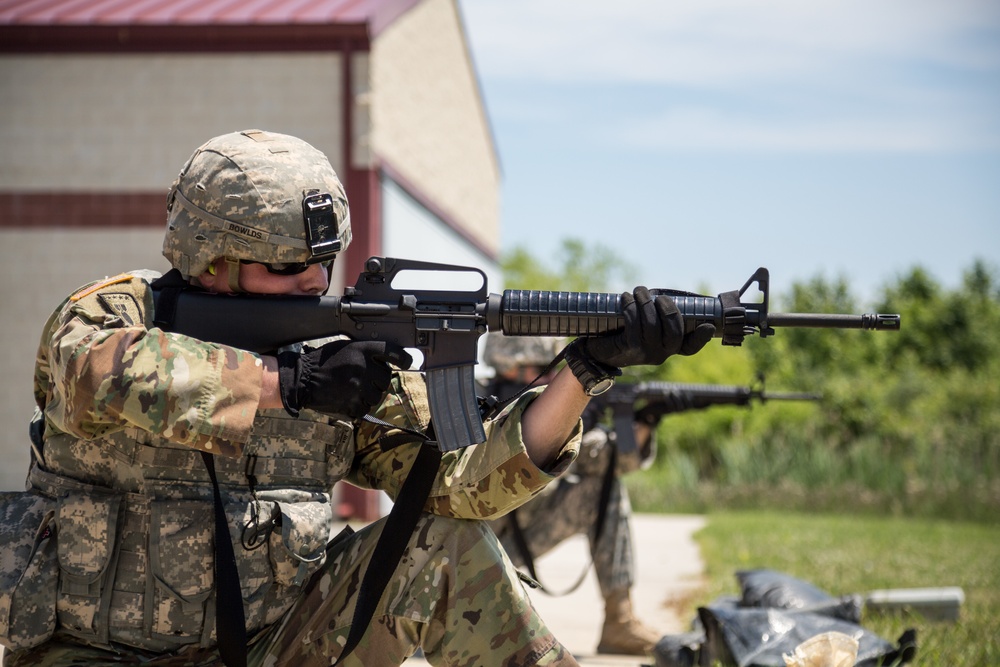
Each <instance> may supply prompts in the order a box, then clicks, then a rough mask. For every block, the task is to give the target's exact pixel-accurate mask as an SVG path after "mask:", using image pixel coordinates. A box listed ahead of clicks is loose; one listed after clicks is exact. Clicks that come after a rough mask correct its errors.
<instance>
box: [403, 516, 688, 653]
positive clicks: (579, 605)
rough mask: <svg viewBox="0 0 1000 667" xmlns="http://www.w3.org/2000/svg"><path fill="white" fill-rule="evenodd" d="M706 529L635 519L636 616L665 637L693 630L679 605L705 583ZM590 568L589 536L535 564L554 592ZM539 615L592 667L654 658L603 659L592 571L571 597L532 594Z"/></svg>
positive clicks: (664, 519)
mask: <svg viewBox="0 0 1000 667" xmlns="http://www.w3.org/2000/svg"><path fill="white" fill-rule="evenodd" d="M703 525H705V519H704V517H702V516H691V515H673V514H638V515H635V516H634V517H633V522H632V532H633V538H634V540H635V545H634V546H635V559H636V585H635V587H634V588H633V591H632V598H633V599H632V602H633V604H634V606H635V610H636V615H637V616H638V617H639V618H640V619H642V620H643V622H645V623H646V624H647V625H650V626H651V627H653V628H655V629H656V630H658V631H659V632H661V633H662V634H677V633H681V632H687V631H689V630H690V622H691V619H690V618H679V617H678V615H677V613H676V611H675V606H676V602H677V601H679V600H683V599H685V598H686V597H688V596H689V595H691V593H692V592H694V591H696V590H697V589H698V588H699V586H700V585H701V583H702V573H703V564H702V560H701V555H700V553H699V551H698V547H697V545H696V543H695V542H694V539H693V537H692V536H693V535H694V533H695V532H696V531H697V530H698V529H700V528H701V527H702V526H703ZM589 563H590V550H589V549H588V547H587V541H586V539H585V538H584V537H583V536H577V537H574V538H572V539H570V540H567V541H566V542H563V543H562V544H560V545H559V546H558V547H557V548H556V549H554V550H553V551H551V552H549V553H548V554H546V555H545V556H543V557H542V558H540V559H538V561H537V562H536V563H535V568H536V571H537V573H538V578H539V579H540V580H541V581H542V583H543V584H544V585H545V586H546V587H548V588H550V589H551V590H554V591H561V590H565V589H567V588H568V587H570V586H571V585H572V584H573V583H575V582H576V580H577V579H578V578H579V577H580V574H581V573H582V572H583V570H584V568H585V567H587V566H588V564H589ZM531 597H532V602H533V603H534V605H535V608H536V609H537V610H538V613H539V614H541V616H542V618H543V619H545V622H546V623H547V624H548V625H549V627H550V628H551V629H552V632H553V633H555V636H556V637H558V638H559V641H561V642H562V643H563V645H564V646H566V647H567V648H568V649H569V650H570V651H571V652H572V653H573V655H574V656H575V657H576V659H577V660H578V661H579V662H580V664H581V665H584V666H586V667H638V666H639V665H650V664H652V659H650V658H641V657H636V656H614V655H598V654H597V642H598V640H599V639H600V634H601V624H602V622H603V620H604V603H603V601H602V600H601V596H600V593H599V592H598V589H597V579H596V578H595V576H594V570H593V568H592V567H591V568H590V570H589V572H588V574H587V578H586V580H584V582H583V583H582V584H580V587H579V588H577V589H576V591H574V592H573V593H571V594H569V595H564V596H561V597H552V596H549V595H545V594H544V593H542V592H540V591H534V592H533V593H532V596H531ZM426 664H427V662H426V661H425V660H422V659H420V658H411V659H410V660H407V661H406V665H407V667H417V666H418V665H426Z"/></svg>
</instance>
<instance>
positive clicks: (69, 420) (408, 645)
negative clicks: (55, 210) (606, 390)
mask: <svg viewBox="0 0 1000 667" xmlns="http://www.w3.org/2000/svg"><path fill="white" fill-rule="evenodd" d="M154 275H155V274H151V272H133V273H129V274H123V275H121V276H116V277H114V278H111V279H106V280H103V281H100V282H99V283H96V284H93V285H91V286H89V287H87V288H84V289H82V290H80V291H79V292H77V293H76V294H74V295H73V296H72V297H71V298H69V299H68V300H66V301H65V302H64V303H63V304H62V305H61V306H60V308H58V309H57V310H56V312H55V313H54V314H53V315H52V317H51V318H50V319H49V321H48V323H47V324H46V326H45V330H44V333H43V335H42V339H41V344H40V347H39V350H38V358H37V364H36V373H35V383H34V393H35V399H36V402H37V404H38V406H39V407H40V408H41V411H42V413H43V414H44V423H45V431H44V433H45V435H44V442H42V443H41V445H40V446H36V447H35V449H34V456H33V459H34V460H33V463H32V467H31V470H30V472H29V476H28V488H29V489H30V490H31V492H32V493H31V494H23V495H22V496H19V497H20V498H28V499H30V500H31V502H32V503H35V504H34V505H31V506H30V507H27V508H26V511H24V512H23V513H22V517H23V520H22V521H21V523H20V530H19V534H20V535H27V536H28V537H27V538H26V539H25V540H23V541H22V542H21V543H18V544H17V545H16V548H17V549H18V551H17V554H18V555H19V556H21V557H23V560H24V561H26V562H27V564H26V565H25V566H24V567H23V568H22V569H23V571H22V572H20V573H17V574H16V576H14V577H13V580H14V581H17V585H16V588H15V589H14V592H13V594H11V595H5V596H3V597H2V599H0V603H2V604H5V605H7V606H8V607H9V608H8V609H0V611H8V612H9V614H8V615H7V616H5V617H4V618H3V620H2V621H0V635H2V636H3V637H4V641H5V643H7V644H8V645H9V646H12V647H13V648H14V650H8V653H7V655H6V656H5V660H6V662H5V664H6V665H10V666H14V667H22V666H27V665H33V666H34V665H52V666H56V665H97V664H139V663H142V664H147V663H149V664H157V665H216V664H220V662H219V656H218V653H217V651H216V650H215V648H214V647H215V622H214V620H215V595H214V576H213V561H214V550H213V503H212V487H211V484H210V481H209V478H208V475H207V473H206V468H205V466H204V463H203V461H202V460H201V456H200V453H199V451H198V450H203V451H207V452H210V453H213V454H216V455H217V456H216V469H217V471H218V475H219V482H220V487H221V491H222V495H223V501H224V506H225V510H226V513H227V515H228V519H229V526H230V531H231V537H232V540H233V543H234V546H235V551H236V558H237V566H238V570H239V575H240V581H241V585H242V593H243V598H244V609H245V613H246V619H247V630H248V634H249V636H251V637H252V640H251V642H252V646H251V649H250V651H251V653H250V660H251V664H253V665H286V664H296V665H328V664H330V663H331V662H332V660H333V658H335V657H336V656H337V655H338V654H339V651H340V647H342V646H343V644H344V641H345V638H346V634H347V631H348V628H349V625H350V622H351V619H352V616H353V611H354V600H355V597H356V595H357V590H358V586H359V582H360V579H361V576H362V574H363V572H364V569H365V565H366V563H367V562H368V560H369V558H370V556H371V552H372V550H373V548H374V545H375V541H376V540H377V538H378V535H379V532H380V530H381V528H382V525H383V523H384V520H382V521H378V522H375V523H374V524H373V525H371V526H369V527H367V528H365V529H364V530H362V531H359V532H358V533H355V534H352V535H343V536H342V538H341V539H340V540H338V541H335V542H334V543H333V544H331V545H330V546H329V548H328V546H327V543H328V539H329V534H330V530H331V523H332V520H333V511H332V508H331V503H330V491H331V489H332V487H333V485H334V484H335V483H336V482H337V481H339V480H349V481H351V482H353V483H356V484H358V485H360V486H363V487H370V488H377V489H382V490H384V491H386V492H387V493H388V494H389V496H390V497H393V498H395V497H396V495H397V493H398V492H399V489H400V487H401V484H402V482H403V480H404V478H405V473H406V471H407V470H408V469H409V467H410V464H411V463H412V461H413V459H414V458H415V456H416V453H417V450H418V447H419V445H418V444H416V443H414V444H410V445H402V446H399V447H396V448H394V449H391V450H389V451H387V452H383V451H382V450H381V448H380V447H379V440H380V438H381V437H382V436H384V435H386V433H387V431H386V429H385V427H379V426H373V425H371V424H368V423H366V422H359V423H357V424H351V423H345V422H343V421H339V420H337V419H335V418H333V417H330V416H326V415H323V414H319V413H316V412H312V411H308V410H303V411H302V413H301V414H300V416H299V417H298V418H292V417H291V416H289V414H287V413H286V412H285V411H284V410H261V411H257V405H258V402H259V398H260V392H261V389H260V387H261V376H262V363H261V360H260V358H259V357H258V356H257V355H255V354H252V353H249V352H245V351H240V350H237V349H233V348H230V347H226V346H223V345H215V344H210V343H204V342H201V341H196V340H194V339H191V338H188V337H185V336H181V335H176V334H170V333H165V332H164V331H162V330H160V329H158V328H156V327H154V326H153V325H152V323H151V321H150V320H151V318H150V313H151V311H152V296H151V291H150V285H149V281H150V279H151V278H153V277H154ZM533 397H534V394H529V395H526V396H524V397H522V398H521V399H520V400H518V401H517V402H516V403H514V404H513V405H512V406H510V408H509V410H506V411H505V412H504V413H503V414H502V415H501V416H500V417H498V418H497V419H495V420H492V421H491V422H490V423H488V424H487V425H486V427H487V434H488V438H487V441H486V442H485V443H483V444H481V445H475V446H472V447H468V448H465V449H462V450H460V451H456V452H449V453H447V454H445V455H444V459H443V461H442V465H441V467H440V469H439V471H438V474H437V476H436V479H435V482H434V486H433V489H432V491H431V496H430V498H429V500H428V502H427V505H426V508H425V509H426V512H427V514H426V515H424V516H423V518H422V519H421V521H420V524H419V526H418V529H417V531H416V532H415V534H414V535H413V536H412V537H411V542H410V547H409V549H408V551H407V554H406V556H405V558H404V560H403V562H402V563H401V564H400V566H399V567H398V568H397V570H396V572H395V574H394V576H393V579H392V580H391V582H390V584H389V586H388V588H387V590H386V592H385V595H384V596H383V598H382V600H381V602H380V606H379V609H378V611H377V612H376V614H375V617H374V619H373V622H372V625H371V627H370V628H369V631H368V632H367V634H366V635H365V637H364V639H363V640H362V642H361V644H360V645H359V646H358V648H357V649H356V650H355V652H354V653H353V654H352V655H351V656H350V657H349V658H348V659H347V660H345V662H344V663H343V664H345V665H375V664H378V665H383V664H385V665H389V664H399V663H400V662H402V660H403V659H404V658H405V657H407V656H408V655H411V654H412V653H413V652H414V651H415V650H416V649H417V647H422V649H423V651H424V654H425V656H426V658H427V660H428V661H429V662H430V663H431V664H434V665H489V664H510V665H531V664H576V662H575V661H574V660H573V659H572V657H571V656H569V655H568V654H566V652H565V651H564V649H563V647H562V646H561V645H560V644H559V643H558V642H557V641H556V640H555V639H554V638H553V637H552V635H551V633H550V632H549V631H548V630H547V628H546V627H545V625H544V624H543V622H542V621H541V620H540V619H539V618H538V616H537V615H536V614H535V612H534V611H533V609H532V607H531V605H530V602H529V601H528V599H527V597H526V595H525V592H524V590H523V589H522V587H521V584H520V582H519V581H518V578H517V574H516V572H515V571H514V569H513V567H512V566H511V564H510V562H509V561H508V560H507V558H506V557H505V556H504V554H503V551H502V549H501V548H500V546H499V544H498V543H497V541H496V539H495V537H494V536H493V535H492V533H491V532H490V531H489V530H488V528H487V527H486V524H485V523H483V522H480V521H463V520H461V519H490V518H494V517H496V516H499V515H501V514H503V513H504V512H507V511H509V510H511V509H512V508H514V507H515V506H517V505H518V504H520V503H521V502H523V501H524V500H525V499H526V498H528V497H530V496H531V495H532V494H535V493H537V492H539V491H540V490H541V489H542V488H544V487H545V486H546V485H547V484H548V483H549V482H550V481H552V480H553V479H554V478H555V476H556V475H559V474H561V473H562V472H564V471H565V470H566V468H567V467H568V466H569V465H570V464H571V463H572V461H573V460H574V458H575V456H576V454H577V451H578V443H579V438H580V433H579V428H580V427H579V426H578V427H577V430H576V431H575V432H574V434H573V435H572V437H571V438H570V440H569V441H568V442H567V444H566V445H565V446H564V448H563V449H562V451H561V453H560V455H559V456H558V458H557V460H556V462H555V463H554V464H553V466H552V468H551V469H550V470H548V471H542V470H539V469H538V468H537V467H536V466H535V465H534V464H533V463H532V462H531V461H530V459H529V458H528V456H527V454H526V452H525V449H524V445H523V443H522V441H521V435H520V416H521V414H522V412H523V410H524V409H525V407H526V406H527V405H528V404H529V403H530V401H531V400H532V399H533ZM374 414H375V415H376V416H377V417H380V418H381V419H383V420H385V421H387V422H389V423H392V424H396V425H401V426H406V427H410V428H415V429H423V428H425V427H426V426H427V422H428V418H429V410H428V406H427V397H426V390H425V387H424V382H423V377H422V375H420V374H418V373H397V374H395V376H394V378H393V381H392V384H391V388H390V390H389V391H388V392H387V393H386V395H385V397H384V399H383V401H382V403H381V404H380V405H379V406H378V407H377V409H376V410H375V411H374ZM392 432H395V429H393V430H392V431H391V432H389V435H391V434H392ZM4 500H5V502H4V507H3V514H10V512H11V511H15V510H13V509H12V507H13V505H10V504H8V503H7V502H6V500H7V499H6V498H5V499H4ZM3 514H0V516H2V515H3ZM241 544H243V545H245V546H243V547H241ZM248 547H252V548H248ZM2 560H4V564H2V565H0V584H4V585H7V584H10V585H11V588H14V586H13V584H12V580H11V576H12V575H11V573H10V572H7V571H6V568H7V565H6V560H7V559H6V556H5V557H4V559H2ZM15 642H16V643H15Z"/></svg>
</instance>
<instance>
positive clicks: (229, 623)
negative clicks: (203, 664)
mask: <svg viewBox="0 0 1000 667" xmlns="http://www.w3.org/2000/svg"><path fill="white" fill-rule="evenodd" d="M201 458H202V460H203V461H204V462H205V467H206V468H208V476H209V478H211V480H212V496H213V499H214V503H215V539H214V542H215V633H216V640H217V641H218V642H219V655H220V656H221V657H222V662H224V663H225V664H226V667H246V664H247V626H246V616H245V615H244V612H243V591H242V590H241V589H240V575H239V572H238V571H237V570H236V553H235V552H234V551H233V539H232V537H231V536H230V534H229V523H228V522H227V521H226V512H225V510H224V509H223V507H222V494H221V493H220V492H219V480H218V478H217V477H216V475H215V459H214V458H213V455H212V454H209V453H208V452H204V451H203V452H201Z"/></svg>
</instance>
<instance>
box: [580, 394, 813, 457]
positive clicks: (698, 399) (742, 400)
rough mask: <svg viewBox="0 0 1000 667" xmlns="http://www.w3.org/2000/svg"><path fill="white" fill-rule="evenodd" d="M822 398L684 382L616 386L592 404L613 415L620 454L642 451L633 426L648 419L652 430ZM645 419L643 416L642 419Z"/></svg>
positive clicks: (602, 411) (811, 395)
mask: <svg viewBox="0 0 1000 667" xmlns="http://www.w3.org/2000/svg"><path fill="white" fill-rule="evenodd" d="M820 398H822V397H821V396H820V395H819V394H814V393H807V392H787V391H786V392H774V391H766V390H765V389H764V386H763V381H762V382H761V383H760V386H759V387H748V386H737V385H720V384H685V383H680V382H638V383H635V384H621V383H618V384H615V385H613V386H612V387H611V389H609V390H608V391H607V392H606V393H604V394H602V395H600V396H598V397H596V398H594V399H592V400H591V403H592V404H593V403H595V402H596V403H597V406H596V408H597V411H598V413H599V414H603V413H604V412H607V411H610V412H611V419H612V421H613V424H614V430H615V437H616V446H617V447H618V451H620V452H623V453H625V452H632V451H635V450H636V449H638V444H637V443H636V441H635V433H634V432H633V428H632V424H633V422H634V421H636V419H637V418H640V419H642V418H645V417H648V419H647V423H648V424H649V426H650V427H651V428H655V427H656V424H657V423H658V422H659V420H660V419H662V418H663V417H664V416H666V415H668V414H674V413H677V412H687V411H689V410H703V409H705V408H708V407H711V406H713V405H744V406H745V405H749V404H750V403H751V402H752V401H759V402H761V403H763V402H765V401H818V400H819V399H820ZM640 415H641V416H640Z"/></svg>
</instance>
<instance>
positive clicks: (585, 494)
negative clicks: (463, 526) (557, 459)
mask: <svg viewBox="0 0 1000 667" xmlns="http://www.w3.org/2000/svg"><path fill="white" fill-rule="evenodd" d="M492 389H499V391H500V394H504V393H505V390H504V389H503V388H501V387H497V386H495V385H494V387H492ZM500 394H498V395H500ZM614 437H615V435H614V432H612V431H609V430H608V429H607V428H605V427H604V426H602V425H597V426H594V427H593V428H591V429H589V430H588V431H587V432H586V433H584V434H583V437H582V440H581V444H580V455H579V456H578V457H577V460H576V461H575V462H574V463H573V464H572V465H571V466H570V469H569V471H568V472H567V474H565V475H563V476H562V477H560V478H559V479H558V480H556V481H555V482H553V483H552V484H551V485H549V487H548V488H547V489H545V490H544V491H543V492H542V493H541V494H539V495H538V496H537V497H535V498H533V499H532V500H530V501H528V502H527V503H525V504H524V505H522V506H520V507H518V508H517V510H516V511H515V512H512V513H511V514H510V515H509V516H505V517H502V518H500V519H497V520H494V521H491V522H490V526H491V527H492V528H493V530H494V532H495V533H496V534H497V537H499V538H500V542H501V544H502V545H503V547H504V549H505V550H506V551H507V553H508V554H510V557H511V559H512V560H513V562H514V564H515V565H516V566H517V567H524V566H525V564H526V563H525V561H524V558H523V557H522V555H521V550H520V549H519V548H518V547H517V544H516V542H515V541H514V533H513V529H512V527H511V525H510V521H511V519H515V518H516V520H517V522H518V524H519V525H520V526H521V531H522V533H523V535H524V537H525V540H526V542H527V544H528V548H529V549H530V550H531V555H532V556H533V557H534V558H538V557H540V556H542V555H544V554H546V553H548V552H549V551H551V550H552V549H554V548H556V547H557V546H558V545H559V544H561V543H562V542H564V541H565V540H567V539H569V538H570V537H573V536H574V535H586V536H587V539H588V540H589V542H590V554H591V557H592V558H593V561H594V572H595V574H596V575H597V582H598V585H599V586H600V589H601V594H602V596H603V597H608V596H609V595H611V593H612V592H613V591H616V590H621V589H624V588H631V587H632V585H633V584H634V583H635V565H634V562H635V561H634V558H633V553H632V529H631V516H632V506H631V504H630V502H629V497H628V490H627V489H626V487H625V484H624V483H623V482H622V479H621V476H622V475H624V474H625V473H627V472H630V471H632V470H636V469H638V468H639V467H640V457H639V455H637V454H636V455H633V456H621V455H617V456H616V457H615V458H616V470H615V473H614V475H613V477H612V479H611V494H610V496H609V499H608V506H607V510H606V512H607V513H606V515H605V518H604V526H603V529H602V531H601V535H600V536H598V535H597V534H596V532H597V516H598V506H599V503H600V497H601V488H602V486H603V485H604V479H605V474H606V472H607V469H608V466H610V465H611V458H612V452H613V448H614ZM647 451H649V452H651V451H652V448H650V449H649V450H647ZM651 458H652V457H651V454H650V455H647V457H646V458H645V461H650V460H651Z"/></svg>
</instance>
